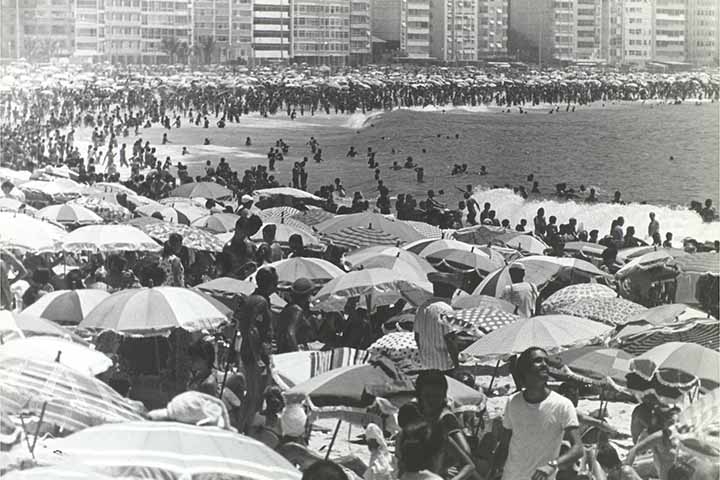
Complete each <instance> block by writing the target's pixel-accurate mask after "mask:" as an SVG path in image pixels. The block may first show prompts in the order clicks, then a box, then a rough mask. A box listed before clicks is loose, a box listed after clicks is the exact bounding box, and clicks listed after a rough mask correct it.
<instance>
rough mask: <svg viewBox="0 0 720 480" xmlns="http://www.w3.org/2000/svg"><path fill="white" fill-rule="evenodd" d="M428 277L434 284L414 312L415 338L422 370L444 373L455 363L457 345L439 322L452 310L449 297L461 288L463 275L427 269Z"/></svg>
mask: <svg viewBox="0 0 720 480" xmlns="http://www.w3.org/2000/svg"><path fill="white" fill-rule="evenodd" d="M427 278H428V280H429V281H430V282H432V284H433V297H432V298H431V299H429V300H427V301H426V302H425V303H424V304H422V305H421V306H420V307H419V308H418V310H417V313H416V314H415V326H414V330H415V341H416V342H417V346H418V352H419V354H420V363H421V364H422V366H423V369H436V370H440V371H444V372H449V371H451V370H453V369H454V368H455V367H457V365H458V355H459V353H460V349H459V347H458V344H457V341H456V338H455V333H454V332H453V330H452V328H450V326H448V325H447V324H446V323H445V322H443V321H442V319H441V317H442V316H443V315H447V314H451V313H452V312H453V309H452V307H451V306H450V299H451V298H452V296H453V293H455V290H456V289H458V288H460V287H462V282H463V278H462V274H459V273H443V272H430V273H428V275H427Z"/></svg>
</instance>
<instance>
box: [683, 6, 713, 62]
mask: <svg viewBox="0 0 720 480" xmlns="http://www.w3.org/2000/svg"><path fill="white" fill-rule="evenodd" d="M687 2H688V3H687V21H686V26H687V28H686V31H687V34H686V39H685V50H686V57H687V61H688V62H689V63H692V64H694V65H718V64H720V58H718V52H719V50H718V49H719V47H720V2H718V0H687Z"/></svg>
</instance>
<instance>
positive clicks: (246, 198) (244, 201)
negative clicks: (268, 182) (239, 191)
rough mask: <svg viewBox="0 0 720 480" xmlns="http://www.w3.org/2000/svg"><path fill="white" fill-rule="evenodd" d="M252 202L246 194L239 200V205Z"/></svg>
mask: <svg viewBox="0 0 720 480" xmlns="http://www.w3.org/2000/svg"><path fill="white" fill-rule="evenodd" d="M254 201H255V200H254V199H253V197H251V196H250V195H248V194H247V193H246V194H245V195H243V196H242V197H241V198H240V203H248V202H254Z"/></svg>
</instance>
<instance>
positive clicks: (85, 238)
mask: <svg viewBox="0 0 720 480" xmlns="http://www.w3.org/2000/svg"><path fill="white" fill-rule="evenodd" d="M62 249H63V250H65V251H85V250H87V251H99V252H114V251H140V252H159V251H160V250H161V247H160V245H158V244H157V242H155V241H154V240H153V239H152V238H150V237H149V236H148V235H147V234H145V232H143V231H142V230H140V229H138V228H135V227H132V226H130V225H89V226H86V227H80V228H78V229H77V230H73V231H72V232H70V233H69V234H67V236H66V237H65V238H64V239H63V242H62Z"/></svg>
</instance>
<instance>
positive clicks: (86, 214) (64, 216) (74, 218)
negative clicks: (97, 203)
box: [36, 204, 103, 225]
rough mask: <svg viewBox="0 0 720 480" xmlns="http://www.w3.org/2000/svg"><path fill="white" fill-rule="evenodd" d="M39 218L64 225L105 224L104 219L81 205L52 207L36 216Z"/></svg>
mask: <svg viewBox="0 0 720 480" xmlns="http://www.w3.org/2000/svg"><path fill="white" fill-rule="evenodd" d="M36 215H37V216H38V217H39V218H43V219H47V220H52V221H53V222H57V223H60V224H63V225H90V224H97V223H103V219H102V218H101V217H100V216H99V215H97V214H96V213H95V212H93V211H92V210H90V209H88V208H85V207H83V206H81V205H73V204H63V205H50V206H49V207H45V208H43V209H41V210H38V212H37V214H36Z"/></svg>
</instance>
